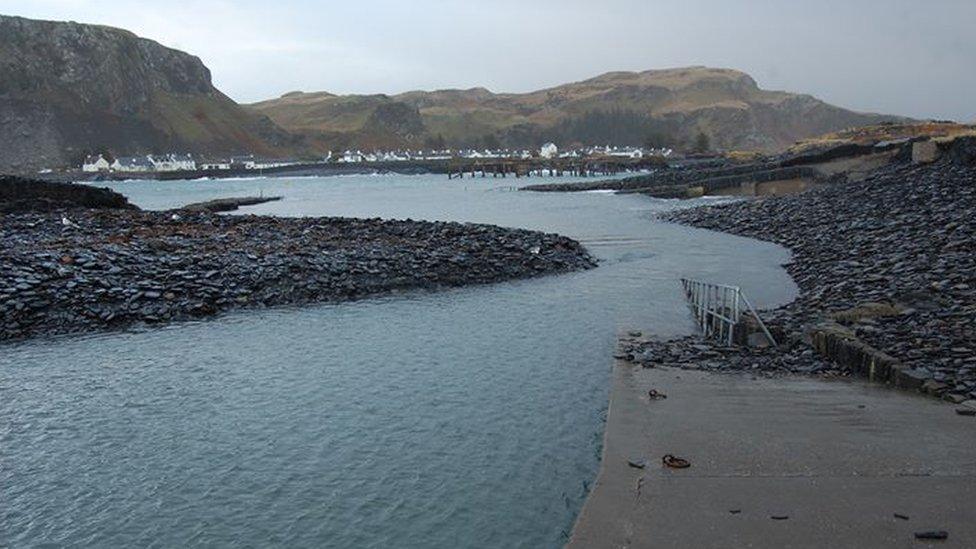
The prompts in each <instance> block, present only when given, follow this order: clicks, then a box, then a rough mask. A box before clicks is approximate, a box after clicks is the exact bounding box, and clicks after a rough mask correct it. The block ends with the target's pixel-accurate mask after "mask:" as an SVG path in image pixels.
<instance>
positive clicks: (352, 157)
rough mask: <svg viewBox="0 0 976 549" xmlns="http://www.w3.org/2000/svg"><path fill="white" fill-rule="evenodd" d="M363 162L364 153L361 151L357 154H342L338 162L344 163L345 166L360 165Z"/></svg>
mask: <svg viewBox="0 0 976 549" xmlns="http://www.w3.org/2000/svg"><path fill="white" fill-rule="evenodd" d="M362 161H363V153H362V152H361V151H355V152H353V151H346V152H344V153H342V156H341V157H339V160H338V162H342V163H345V164H358V163H360V162H362Z"/></svg>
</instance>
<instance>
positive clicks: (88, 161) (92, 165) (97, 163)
mask: <svg viewBox="0 0 976 549" xmlns="http://www.w3.org/2000/svg"><path fill="white" fill-rule="evenodd" d="M111 167H112V164H111V163H110V162H109V161H108V160H106V159H105V157H104V156H102V155H100V154H99V155H90V156H88V157H86V158H85V162H84V163H83V164H82V165H81V171H83V172H87V173H97V172H107V171H108V170H109V169H110V168H111Z"/></svg>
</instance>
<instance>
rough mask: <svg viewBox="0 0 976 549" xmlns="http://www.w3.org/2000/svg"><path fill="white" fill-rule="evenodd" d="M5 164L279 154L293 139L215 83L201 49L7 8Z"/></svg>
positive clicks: (0, 116)
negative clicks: (95, 157) (193, 51)
mask: <svg viewBox="0 0 976 549" xmlns="http://www.w3.org/2000/svg"><path fill="white" fill-rule="evenodd" d="M0 128H2V131H0V172H13V173H17V172H27V171H31V170H36V169H39V168H42V167H54V166H65V165H78V164H79V163H80V162H81V160H82V159H83V158H84V157H85V156H86V155H87V154H91V153H96V152H103V151H110V152H112V153H114V154H117V155H123V154H140V153H150V152H192V153H202V154H233V153H243V152H253V153H258V154H268V155H275V154H281V153H284V152H285V151H287V150H289V148H290V147H291V146H292V145H293V143H294V140H293V138H292V137H291V136H290V135H289V134H288V133H287V132H285V131H283V130H282V129H281V128H279V127H278V126H277V125H275V124H274V123H273V122H272V121H271V120H269V119H268V118H267V117H264V116H261V115H260V114H256V113H254V112H252V111H249V110H245V109H243V108H242V107H241V106H240V105H238V104H237V103H235V102H234V101H232V100H231V99H230V98H228V97H227V96H226V95H224V94H223V93H221V92H220V91H219V90H217V89H216V88H215V87H214V86H213V84H212V83H211V78H210V71H209V70H208V69H207V67H205V66H204V65H203V63H202V62H201V61H200V59H199V58H197V57H194V56H191V55H188V54H186V53H183V52H181V51H177V50H174V49H170V48H166V47H164V46H162V45H160V44H158V43H156V42H153V41H151V40H147V39H144V38H140V37H138V36H136V35H135V34H133V33H131V32H128V31H125V30H120V29H115V28H111V27H103V26H96V25H83V24H78V23H62V22H53V21H37V20H31V19H24V18H21V17H9V16H0Z"/></svg>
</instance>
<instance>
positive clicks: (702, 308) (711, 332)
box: [681, 278, 776, 347]
mask: <svg viewBox="0 0 976 549" xmlns="http://www.w3.org/2000/svg"><path fill="white" fill-rule="evenodd" d="M681 285H682V286H683V287H684V290H685V297H686V298H687V299H688V304H689V305H690V306H691V311H692V313H693V314H694V315H695V320H696V321H697V323H698V325H699V326H700V327H701V331H702V336H703V337H704V338H705V339H715V340H718V341H721V342H723V343H725V344H727V345H729V346H732V343H733V336H734V335H735V327H736V326H737V325H738V324H739V318H740V316H741V315H742V312H743V307H742V306H743V305H745V310H746V311H748V312H749V313H750V314H751V315H752V316H753V318H755V319H756V322H757V323H758V324H759V327H760V328H761V329H762V332H763V334H764V335H765V336H766V339H767V340H768V341H769V344H770V345H772V346H773V347H775V346H776V340H775V339H773V335H772V334H771V333H769V329H768V328H766V324H765V323H763V321H762V319H761V318H759V314H758V313H757V312H756V309H754V308H753V306H752V304H751V303H749V300H748V299H747V298H746V295H745V294H744V293H743V292H742V289H741V288H739V287H738V286H725V285H723V284H712V283H710V282H702V281H700V280H692V279H688V278H682V279H681Z"/></svg>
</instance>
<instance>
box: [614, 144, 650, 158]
mask: <svg viewBox="0 0 976 549" xmlns="http://www.w3.org/2000/svg"><path fill="white" fill-rule="evenodd" d="M610 156H616V157H618V158H633V159H635V160H636V159H640V158H644V151H643V150H641V149H639V148H637V147H620V148H617V147H614V148H613V150H612V151H610Z"/></svg>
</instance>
